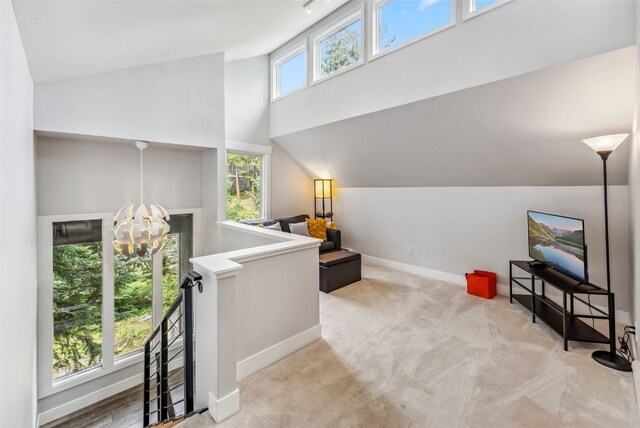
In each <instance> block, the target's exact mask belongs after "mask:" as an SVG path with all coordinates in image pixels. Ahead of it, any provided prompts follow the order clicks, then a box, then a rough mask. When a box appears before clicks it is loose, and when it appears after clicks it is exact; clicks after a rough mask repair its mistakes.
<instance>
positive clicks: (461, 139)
mask: <svg viewBox="0 0 640 428" xmlns="http://www.w3.org/2000/svg"><path fill="white" fill-rule="evenodd" d="M635 55H636V50H635V47H631V48H626V49H622V50H618V51H613V52H609V53H606V54H602V55H598V56H595V57H591V58H587V59H584V60H580V61H576V62H572V63H568V64H563V65H559V66H554V67H551V68H547V69H544V70H541V71H535V72H532V73H528V74H525V75H521V76H517V77H513V78H509V79H505V80H501V81H498V82H494V83H489V84H485V85H482V86H477V87H474V88H470V89H466V90H462V91H458V92H454V93H450V94H447V95H442V96H438V97H434V98H430V99H426V100H422V101H418V102H414V103H411V104H406V105H403V106H399V107H395V108H391V109H388V110H383V111H378V112H374V113H371V114H366V115H363V116H358V117H355V118H350V119H346V120H342V121H338V122H334V123H330V124H327V125H323V126H318V127H315V128H311V129H306V130H303V131H299V132H295V133H292V134H288V135H283V136H279V137H276V138H275V140H276V142H277V143H278V144H279V145H280V146H281V147H282V148H283V149H284V150H285V151H287V152H288V153H289V154H290V155H291V156H292V157H293V158H294V159H295V160H296V161H297V162H298V164H299V165H300V166H301V167H302V168H303V169H304V170H305V171H306V172H307V173H308V174H309V175H310V176H312V177H331V178H334V179H335V180H336V182H337V184H338V185H339V186H342V187H428V186H529V185H530V186H546V185H556V186H561V185H597V184H601V183H602V169H601V161H600V158H599V157H598V156H596V154H595V153H594V152H593V151H592V150H591V149H590V148H589V147H587V146H586V145H585V144H583V143H582V141H581V140H582V139H584V138H588V137H592V136H597V135H603V134H608V133H629V132H630V131H631V127H632V117H633V88H634V75H635V67H636V65H635V62H636V58H635ZM628 155H629V142H626V143H624V144H623V145H622V146H621V147H620V148H619V149H618V150H617V151H616V152H615V153H614V154H613V155H612V156H611V158H610V160H609V162H608V167H609V170H610V175H609V178H610V182H611V183H612V184H624V183H626V182H627V167H628Z"/></svg>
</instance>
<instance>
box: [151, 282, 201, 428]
mask: <svg viewBox="0 0 640 428" xmlns="http://www.w3.org/2000/svg"><path fill="white" fill-rule="evenodd" d="M201 279H202V275H200V274H199V273H197V272H195V271H193V272H189V273H188V274H187V275H186V276H185V278H184V279H183V281H182V284H181V285H180V294H179V295H178V297H177V298H176V300H175V301H174V302H173V303H172V304H171V306H170V307H169V309H168V310H167V312H166V314H165V315H164V317H163V318H162V321H161V322H160V324H159V325H158V326H157V327H156V328H155V330H154V331H153V332H152V333H151V335H150V336H149V337H148V338H147V340H146V342H145V344H144V394H143V395H144V406H143V422H144V426H145V427H148V426H150V422H151V423H152V424H158V423H161V422H165V421H168V420H170V419H174V418H176V417H180V416H187V415H189V414H190V413H191V412H193V410H194V408H193V406H194V388H193V364H194V362H193V287H194V286H196V285H197V286H198V288H200V287H201V286H202V285H201V283H200V280H201ZM180 338H182V343H180V342H179V341H178V340H179V339H180ZM158 347H159V349H158ZM179 355H182V366H180V367H173V366H174V365H176V364H177V363H178V362H179V360H178V359H177V357H178V356H179ZM172 362H173V364H170V363H172ZM180 369H182V375H183V376H182V382H181V383H177V384H173V383H172V380H174V379H175V378H176V377H177V376H176V375H178V374H179V373H180V372H179V370H180ZM180 387H183V398H181V399H180V400H177V401H174V400H173V398H172V392H177V390H178V389H179V388H180ZM152 392H154V393H155V395H154V396H153V397H152V396H151V393H152ZM181 403H182V412H181V413H180V414H176V406H178V405H179V404H181Z"/></svg>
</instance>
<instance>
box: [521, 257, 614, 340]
mask: <svg viewBox="0 0 640 428" xmlns="http://www.w3.org/2000/svg"><path fill="white" fill-rule="evenodd" d="M514 268H516V269H517V272H522V271H524V272H526V273H527V274H528V275H527V276H522V274H520V276H514V274H513V273H514ZM514 285H515V286H516V287H517V290H520V289H521V290H524V291H525V292H526V293H522V294H515V293H514V292H513V291H514ZM547 286H551V287H552V288H553V289H555V290H557V291H559V292H560V293H561V294H562V303H557V302H556V301H554V300H552V299H551V298H549V296H547ZM590 296H604V297H606V298H607V302H608V311H607V312H605V311H603V310H601V309H599V308H597V307H596V306H595V305H593V304H592V303H591V302H590V299H588V297H590ZM514 300H515V301H517V302H518V303H520V304H521V305H522V306H524V307H525V308H526V309H528V310H529V311H530V312H531V317H532V321H533V322H534V323H535V322H536V320H537V319H540V320H541V321H543V322H544V323H545V324H547V325H548V326H549V327H551V329H552V330H554V331H555V332H556V333H558V334H559V335H560V336H562V338H563V340H564V350H565V351H567V350H568V349H569V341H570V340H572V341H576V342H591V343H606V344H609V345H610V346H611V347H612V348H611V349H614V350H615V325H616V321H615V304H614V294H613V293H609V292H607V290H605V289H603V288H601V287H598V286H597V285H595V284H591V283H582V282H580V281H578V280H576V279H574V278H571V277H570V276H567V275H565V274H563V273H561V272H558V271H556V270H554V269H552V268H550V267H548V266H546V265H545V264H543V263H540V264H535V263H531V262H529V261H524V260H511V261H509V301H510V302H511V303H513V301H514ZM576 300H577V301H579V302H580V303H582V304H584V305H585V306H586V308H587V309H588V310H589V311H590V314H582V313H576V311H575V301H576ZM583 319H592V320H596V319H601V320H607V321H608V323H609V337H607V336H605V335H604V334H602V333H600V332H599V331H598V330H596V329H595V328H593V327H592V326H591V325H589V324H587V323H586V322H585V321H584V320H583Z"/></svg>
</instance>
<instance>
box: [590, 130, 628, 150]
mask: <svg viewBox="0 0 640 428" xmlns="http://www.w3.org/2000/svg"><path fill="white" fill-rule="evenodd" d="M628 136H629V134H611V135H601V136H600V137H593V138H587V139H586V140H582V141H584V143H585V144H586V145H587V146H589V147H591V148H592V149H593V150H595V151H596V152H598V153H600V152H613V151H614V150H615V149H617V148H618V146H619V145H620V144H622V142H623V141H624V140H626V139H627V137H628Z"/></svg>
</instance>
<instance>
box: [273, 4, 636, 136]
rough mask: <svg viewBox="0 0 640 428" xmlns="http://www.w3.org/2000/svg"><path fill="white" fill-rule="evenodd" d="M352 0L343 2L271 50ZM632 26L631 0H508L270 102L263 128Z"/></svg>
mask: <svg viewBox="0 0 640 428" xmlns="http://www.w3.org/2000/svg"><path fill="white" fill-rule="evenodd" d="M357 3H359V2H349V3H348V4H347V5H345V6H343V7H342V8H341V9H339V10H338V11H337V12H335V13H334V14H332V15H331V16H329V17H328V18H325V19H324V20H323V21H321V22H320V23H319V24H316V25H315V26H314V27H312V28H311V29H309V30H308V31H305V32H304V33H302V34H301V35H299V36H297V37H295V38H294V39H292V41H291V43H289V44H287V45H285V46H284V47H283V48H281V49H279V50H277V51H276V52H274V54H272V56H271V57H272V58H273V57H274V56H277V54H278V53H281V52H284V51H285V50H287V49H288V48H290V47H291V46H292V45H295V44H297V43H300V41H301V40H303V39H304V38H305V37H308V36H310V35H312V34H313V33H314V32H316V31H318V30H319V29H320V28H321V27H323V26H324V25H326V23H329V22H331V21H335V20H336V19H337V18H339V17H340V16H341V14H342V13H343V12H348V9H350V8H354V7H358V4H357ZM369 12H370V11H368V13H369ZM458 13H459V14H460V11H459V12H458ZM368 31H370V28H369V30H368ZM634 34H635V3H634V2H633V1H608V0H596V1H582V0H565V1H551V0H541V1H527V0H515V1H513V2H510V3H508V4H506V5H504V6H501V7H499V8H496V9H495V10H492V11H490V12H488V13H484V14H482V15H480V16H478V17H475V18H473V19H471V20H468V21H465V22H461V21H460V20H459V21H458V24H457V25H456V26H455V27H453V28H450V29H447V30H445V31H443V32H440V33H438V34H436V35H434V36H432V37H428V38H426V39H423V40H421V41H419V42H416V43H414V44H412V45H410V46H407V47H405V48H402V49H399V50H397V51H395V52H393V53H390V54H388V55H385V56H383V57H380V58H378V59H375V60H374V61H371V62H368V63H366V64H365V65H364V66H361V67H357V68H355V69H353V70H350V71H348V72H346V73H344V74H341V75H339V76H337V77H334V78H330V79H328V80H326V81H323V82H321V83H318V84H315V85H313V86H310V87H309V88H307V89H305V90H302V91H300V92H298V93H296V94H293V95H290V96H287V97H284V98H282V99H279V100H277V101H275V102H273V103H272V104H271V113H270V121H271V136H272V137H276V136H281V135H285V134H290V133H292V132H295V131H299V130H303V129H308V128H311V127H314V126H319V125H322V124H326V123H331V122H335V121H337V120H342V119H346V118H349V117H354V116H359V115H362V114H365V113H370V112H374V111H379V110H382V109H386V108H390V107H394V106H398V105H403V104H406V103H410V102H413V101H418V100H421V99H426V98H429V97H434V96H437V95H442V94H446V93H450V92H453V91H458V90H461V89H464V88H469V87H473V86H477V85H480V84H484V83H488V82H493V81H496V80H500V79H504V78H507V77H511V76H515V75H519V74H524V73H527V72H530V71H534V70H538V69H542V68H546V67H549V66H552V65H556V64H561V63H565V62H569V61H574V60H577V59H580V58H586V57H589V56H592V55H596V54H600V53H603V52H608V51H611V50H615V49H619V48H623V47H628V46H631V45H633V44H634ZM309 57H311V55H309Z"/></svg>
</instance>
